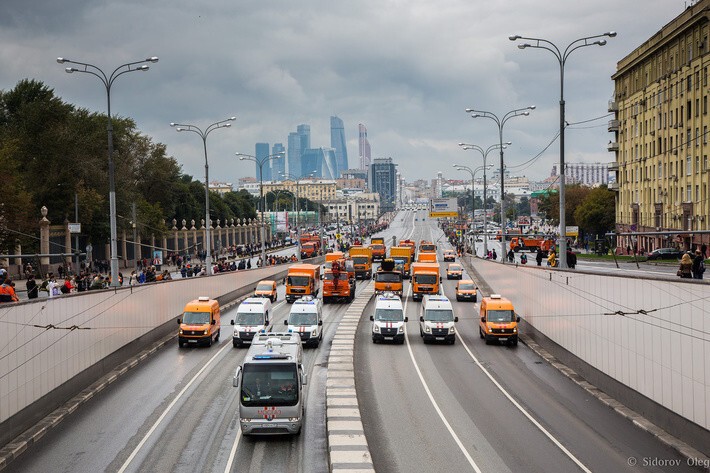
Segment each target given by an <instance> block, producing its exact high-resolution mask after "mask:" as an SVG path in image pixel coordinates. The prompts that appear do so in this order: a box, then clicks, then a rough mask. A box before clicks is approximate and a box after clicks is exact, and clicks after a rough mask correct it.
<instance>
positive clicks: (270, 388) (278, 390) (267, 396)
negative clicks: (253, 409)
mask: <svg viewBox="0 0 710 473" xmlns="http://www.w3.org/2000/svg"><path fill="white" fill-rule="evenodd" d="M297 381H298V373H297V371H296V364H295V363H247V364H245V365H244V369H243V372H242V383H241V384H242V390H241V401H242V405H243V406H259V407H262V406H295V405H296V404H297V403H298V383H297Z"/></svg>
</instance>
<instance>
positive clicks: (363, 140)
mask: <svg viewBox="0 0 710 473" xmlns="http://www.w3.org/2000/svg"><path fill="white" fill-rule="evenodd" d="M357 129H358V138H357V142H358V149H359V153H360V169H367V168H368V166H369V165H370V161H371V154H370V153H371V150H370V142H369V141H368V140H367V128H365V125H363V124H362V123H360V124H359V125H358V126H357Z"/></svg>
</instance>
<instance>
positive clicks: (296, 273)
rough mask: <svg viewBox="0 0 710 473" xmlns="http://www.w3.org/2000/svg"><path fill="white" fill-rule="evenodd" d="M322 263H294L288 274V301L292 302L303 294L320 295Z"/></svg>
mask: <svg viewBox="0 0 710 473" xmlns="http://www.w3.org/2000/svg"><path fill="white" fill-rule="evenodd" d="M320 285H321V282H320V265H318V264H308V263H303V264H294V265H293V266H291V267H290V268H288V274H287V275H286V301H287V302H288V303H289V304H292V303H293V301H295V300H296V299H300V298H301V297H303V296H313V297H316V296H318V292H319V291H320Z"/></svg>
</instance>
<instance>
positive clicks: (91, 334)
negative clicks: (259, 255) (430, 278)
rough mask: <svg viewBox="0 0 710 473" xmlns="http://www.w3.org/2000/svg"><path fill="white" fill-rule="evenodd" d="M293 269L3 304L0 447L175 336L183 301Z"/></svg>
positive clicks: (233, 292)
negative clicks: (133, 358)
mask: <svg viewBox="0 0 710 473" xmlns="http://www.w3.org/2000/svg"><path fill="white" fill-rule="evenodd" d="M321 261H322V258H318V259H316V260H314V261H313V262H314V263H316V264H318V263H319V262H321ZM289 266H290V265H280V266H274V267H269V268H263V269H253V270H248V271H239V272H229V273H222V274H216V275H214V276H210V277H193V278H186V279H177V280H173V281H165V282H160V283H152V284H144V285H140V286H131V287H122V288H118V289H112V290H108V289H107V290H102V291H89V292H86V293H77V294H69V295H64V296H60V297H57V298H51V299H41V300H35V301H32V302H29V301H28V302H21V303H16V304H3V305H2V306H0V327H1V328H2V330H0V445H4V444H5V443H7V442H8V441H10V440H11V439H12V438H14V437H15V436H17V435H18V434H19V433H21V432H23V431H24V430H25V429H26V428H28V427H29V426H31V425H32V423H33V422H35V421H37V420H38V419H40V418H42V417H43V416H45V415H47V414H48V413H49V412H51V411H52V410H54V409H55V408H56V407H58V406H59V405H61V404H62V403H63V402H65V401H66V400H67V399H69V398H71V396H73V395H75V394H76V393H78V392H79V391H81V390H82V389H83V388H84V387H86V386H88V385H89V384H91V383H92V382H93V381H95V380H97V379H98V378H100V377H101V376H103V375H104V374H106V373H108V372H110V371H111V370H112V369H113V368H114V367H115V366H117V365H118V364H120V363H122V362H123V361H125V360H126V359H128V358H129V357H131V356H133V355H135V354H136V353H138V352H140V351H141V350H143V349H145V348H146V347H148V346H149V345H151V344H152V343H154V342H155V341H156V340H158V339H160V338H162V337H164V336H166V335H169V334H170V333H171V332H173V333H177V322H176V318H177V317H178V316H179V315H180V314H181V313H182V309H183V308H184V306H185V303H186V302H188V301H190V300H192V299H196V298H197V297H199V296H210V297H212V298H217V299H218V300H219V301H220V304H222V305H223V304H225V303H227V302H229V301H232V300H235V299H237V298H239V297H241V296H244V295H246V294H247V293H249V292H251V291H252V290H253V288H254V286H255V284H256V283H257V282H258V281H260V280H262V279H281V278H283V277H284V276H285V275H286V273H287V270H288V267H289ZM225 329H226V330H225ZM229 329H230V325H229V320H228V319H227V318H226V317H225V318H223V320H222V334H221V335H222V336H223V337H224V336H225V332H226V335H230V334H231V332H230V331H229Z"/></svg>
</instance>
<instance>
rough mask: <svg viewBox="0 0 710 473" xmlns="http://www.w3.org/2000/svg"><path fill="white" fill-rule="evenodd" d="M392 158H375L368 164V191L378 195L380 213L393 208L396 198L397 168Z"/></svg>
mask: <svg viewBox="0 0 710 473" xmlns="http://www.w3.org/2000/svg"><path fill="white" fill-rule="evenodd" d="M396 166H397V165H396V164H395V163H393V162H392V158H375V159H374V160H373V161H372V163H370V172H369V178H368V182H369V189H370V191H372V192H377V193H378V194H380V208H381V210H382V212H390V211H392V210H394V208H395V201H396V198H397V168H396Z"/></svg>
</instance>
